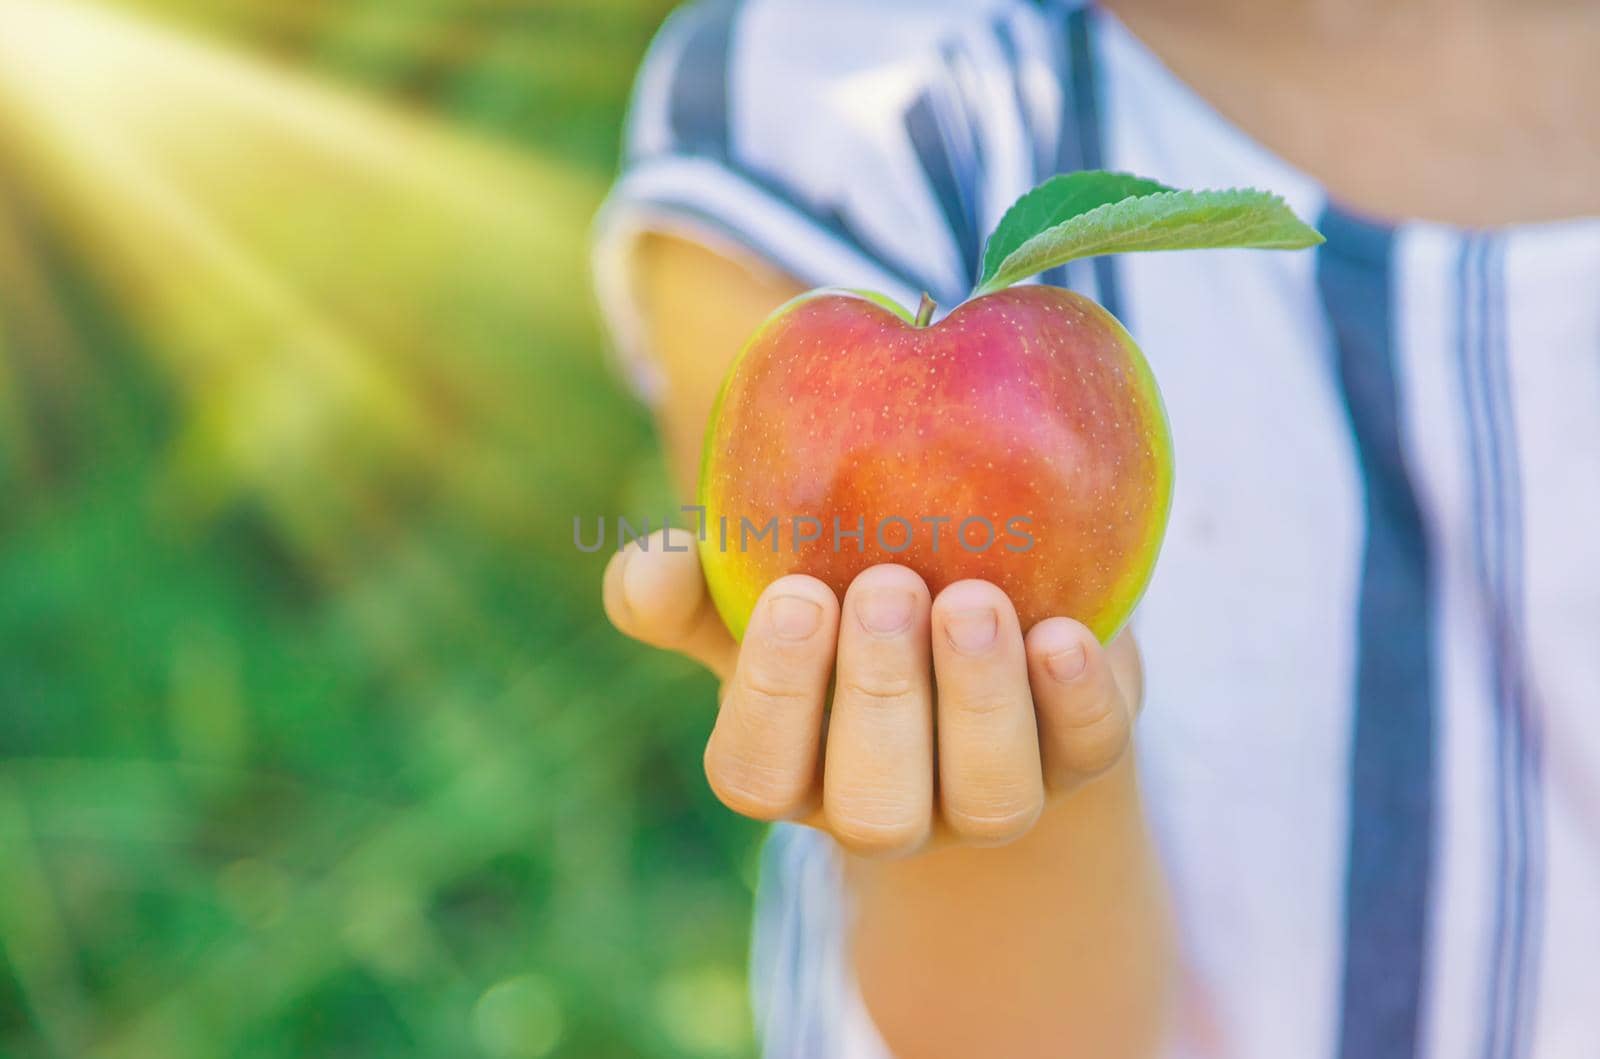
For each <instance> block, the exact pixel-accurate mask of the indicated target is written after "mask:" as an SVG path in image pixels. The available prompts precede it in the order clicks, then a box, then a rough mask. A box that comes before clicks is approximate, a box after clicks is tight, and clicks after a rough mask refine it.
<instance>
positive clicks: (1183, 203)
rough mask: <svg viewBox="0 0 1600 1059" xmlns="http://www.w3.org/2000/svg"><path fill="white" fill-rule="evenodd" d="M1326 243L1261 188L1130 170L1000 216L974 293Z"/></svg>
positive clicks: (1093, 178) (1061, 179) (1059, 182)
mask: <svg viewBox="0 0 1600 1059" xmlns="http://www.w3.org/2000/svg"><path fill="white" fill-rule="evenodd" d="M1322 241H1323V239H1322V236H1321V234H1320V233H1318V232H1317V230H1316V229H1315V228H1312V227H1311V226H1310V225H1308V224H1306V223H1305V222H1304V221H1302V220H1301V219H1300V218H1298V217H1296V216H1295V215H1294V211H1292V210H1290V209H1289V207H1288V205H1287V204H1285V203H1284V201H1283V199H1281V198H1279V197H1278V196H1277V195H1273V194H1270V193H1268V192H1265V191H1256V190H1253V189H1249V188H1233V189H1230V190H1226V191H1180V190H1178V189H1176V188H1170V187H1167V186H1166V185H1165V184H1159V183H1157V182H1156V181H1154V180H1146V179H1144V178H1143V177H1136V176H1132V175H1130V174H1128V173H1108V172H1105V171H1103V170H1098V169H1096V170H1084V171H1081V172H1077V173H1063V174H1061V175H1059V176H1054V177H1051V178H1050V179H1049V180H1046V181H1045V182H1044V183H1043V184H1040V185H1039V186H1038V187H1036V188H1034V189H1033V190H1032V191H1030V192H1028V193H1027V194H1026V195H1023V196H1022V197H1021V198H1020V199H1018V200H1017V201H1016V203H1015V204H1013V205H1012V207H1011V208H1010V209H1009V210H1007V211H1006V215H1005V216H1004V217H1002V218H1001V219H1000V224H999V226H998V227H997V228H996V229H995V231H994V234H993V235H991V236H990V237H989V242H988V243H987V244H986V245H985V246H984V250H983V270H982V272H981V273H980V275H979V277H978V285H977V288H976V289H975V290H974V291H973V292H972V293H973V294H974V295H981V294H989V293H992V292H994V291H997V290H1001V289H1003V288H1005V287H1009V286H1011V285H1012V284H1014V283H1017V282H1019V281H1021V280H1024V279H1027V278H1028V277H1029V276H1034V275H1037V274H1039V273H1040V272H1043V271H1045V270H1046V269H1050V268H1055V267H1056V266H1057V265H1064V264H1066V263H1067V262H1068V261H1075V260H1077V259H1079V258H1084V257H1095V256H1097V255H1099V254H1121V253H1127V252H1129V251H1134V250H1202V249H1217V248H1222V247H1252V248H1256V249H1262V250H1302V249H1304V248H1306V247H1308V246H1316V245H1317V244H1318V243H1320V242H1322Z"/></svg>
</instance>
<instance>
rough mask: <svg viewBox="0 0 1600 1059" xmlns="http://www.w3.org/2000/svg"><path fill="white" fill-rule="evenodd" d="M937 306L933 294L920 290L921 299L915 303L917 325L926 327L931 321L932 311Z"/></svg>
mask: <svg viewBox="0 0 1600 1059" xmlns="http://www.w3.org/2000/svg"><path fill="white" fill-rule="evenodd" d="M938 307H939V306H938V304H937V303H936V302H935V301H934V300H933V296H932V295H930V294H929V293H928V292H927V291H923V292H922V301H920V302H918V303H917V326H918V327H927V326H928V325H929V324H931V323H933V311H934V310H935V309H937V308H938Z"/></svg>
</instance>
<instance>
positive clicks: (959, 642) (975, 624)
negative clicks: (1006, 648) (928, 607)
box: [945, 607, 998, 654]
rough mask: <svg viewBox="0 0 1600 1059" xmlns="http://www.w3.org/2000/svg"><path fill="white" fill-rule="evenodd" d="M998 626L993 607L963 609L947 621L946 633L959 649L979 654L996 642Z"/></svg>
mask: <svg viewBox="0 0 1600 1059" xmlns="http://www.w3.org/2000/svg"><path fill="white" fill-rule="evenodd" d="M997 627H998V622H997V620H996V618H995V613H994V611H993V610H992V609H989V608H987V607H985V608H981V609H979V610H961V611H957V612H956V613H954V614H952V615H950V617H949V619H948V620H946V621H945V635H947V636H949V637H950V643H951V645H952V646H954V647H955V649H956V650H957V651H960V652H962V653H963V654H978V653H979V652H980V651H986V650H988V649H989V645H990V644H992V643H994V634H995V631H996V629H997Z"/></svg>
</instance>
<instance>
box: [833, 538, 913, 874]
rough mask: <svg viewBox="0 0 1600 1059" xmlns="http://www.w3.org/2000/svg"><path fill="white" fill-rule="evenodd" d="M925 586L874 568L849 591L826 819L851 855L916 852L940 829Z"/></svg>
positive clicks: (901, 570)
mask: <svg viewBox="0 0 1600 1059" xmlns="http://www.w3.org/2000/svg"><path fill="white" fill-rule="evenodd" d="M928 610H929V599H928V588H927V586H926V585H925V584H923V581H922V578H920V577H918V576H917V575H916V574H915V573H913V572H912V571H911V570H908V569H907V568H905V567H903V566H875V567H873V568H871V569H869V570H866V571H864V572H863V573H862V574H860V575H859V576H858V577H857V578H856V579H855V581H854V582H853V583H852V584H851V586H850V590H849V591H848V592H847V593H845V598H844V606H843V611H842V614H841V617H840V620H839V654H838V669H837V678H836V680H835V687H834V695H833V714H832V717H831V719H830V721H829V726H828V747H827V757H826V760H827V766H826V770H825V776H824V781H823V815H824V818H825V820H826V825H827V828H828V830H829V831H830V832H832V834H833V836H834V838H835V839H837V840H838V841H839V843H840V844H841V845H843V846H844V847H845V848H846V849H848V850H850V851H852V852H854V853H857V854H863V855H875V856H884V855H898V854H905V853H910V852H912V851H914V850H916V849H917V848H919V847H920V846H921V845H922V844H923V843H924V842H925V841H926V840H927V837H928V834H929V831H930V830H931V828H932V824H933V678H932V672H931V670H930V667H929V645H928Z"/></svg>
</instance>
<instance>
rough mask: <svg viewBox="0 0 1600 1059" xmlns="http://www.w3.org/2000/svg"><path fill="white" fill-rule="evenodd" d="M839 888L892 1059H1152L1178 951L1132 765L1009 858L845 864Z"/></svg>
mask: <svg viewBox="0 0 1600 1059" xmlns="http://www.w3.org/2000/svg"><path fill="white" fill-rule="evenodd" d="M846 878H847V880H848V885H849V887H850V890H851V896H852V899H853V901H852V904H853V908H854V910H855V913H856V914H855V920H854V922H855V927H854V933H853V939H852V940H853V943H854V956H855V966H856V972H857V977H858V979H859V982H860V986H861V990H862V994H863V996H864V998H865V1000H866V1004H867V1008H868V1010H869V1011H870V1012H871V1013H872V1016H873V1019H874V1021H875V1022H876V1023H877V1026H878V1028H879V1030H880V1032H881V1033H882V1034H883V1036H884V1039H885V1041H886V1042H887V1043H888V1044H889V1046H890V1050H891V1051H892V1052H893V1053H894V1055H895V1056H896V1057H897V1059H930V1057H944V1056H949V1057H952V1059H955V1057H960V1059H970V1057H971V1056H976V1055H1003V1056H1007V1057H1014V1059H1027V1057H1029V1056H1049V1057H1052V1059H1060V1057H1062V1056H1070V1057H1077V1056H1084V1057H1091V1059H1123V1057H1127V1059H1133V1057H1144V1056H1150V1055H1153V1054H1155V1053H1156V1051H1157V1049H1158V1047H1159V1044H1160V1040H1161V1035H1162V1032H1163V1029H1164V1026H1165V1023H1166V1016H1167V1006H1168V1000H1169V995H1170V990H1169V988H1168V987H1169V983H1170V979H1171V973H1170V972H1171V967H1172V948H1173V946H1172V937H1171V926H1170V917H1169V915H1168V909H1167V905H1166V898H1165V890H1164V887H1163V884H1162V880H1161V878H1160V871H1159V867H1158V865H1157V862H1156V858H1155V856H1154V852H1153V850H1152V848H1151V844H1150V839H1149V833H1148V830H1147V828H1146V824H1145V820H1144V815H1143V810H1142V808H1141V804H1140V799H1139V793H1138V785H1137V782H1136V780H1135V771H1134V768H1133V764H1132V756H1131V754H1130V755H1129V756H1128V757H1125V758H1124V759H1123V761H1122V762H1121V763H1120V764H1119V765H1117V766H1116V767H1115V768H1113V769H1112V770H1111V771H1110V772H1108V773H1106V774H1105V775H1104V776H1102V777H1101V778H1100V779H1098V780H1096V781H1094V782H1092V783H1091V784H1089V785H1088V786H1086V787H1084V788H1083V789H1081V790H1079V791H1077V792H1075V793H1074V794H1072V795H1071V796H1069V797H1067V798H1065V799H1063V800H1062V802H1061V803H1060V804H1059V805H1056V806H1053V807H1052V808H1050V809H1048V810H1047V811H1046V813H1045V815H1044V817H1043V818H1041V819H1040V821H1039V823H1038V825H1037V826H1036V827H1035V828H1034V829H1033V831H1032V832H1030V833H1029V834H1028V835H1027V836H1026V837H1025V838H1023V839H1022V840H1020V841H1018V842H1015V843H1013V844H1011V845H1009V846H1006V847H1003V848H997V849H973V848H970V847H955V848H949V849H943V850H939V851H936V852H931V853H927V854H924V855H922V856H920V857H915V858H911V859H908V860H901V861H867V860H858V859H855V858H850V859H849V860H848V861H847V868H846Z"/></svg>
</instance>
